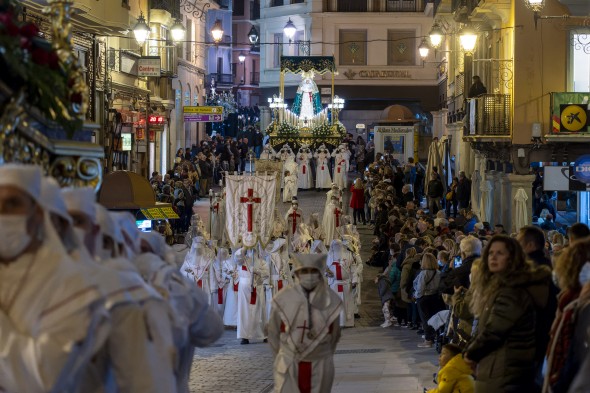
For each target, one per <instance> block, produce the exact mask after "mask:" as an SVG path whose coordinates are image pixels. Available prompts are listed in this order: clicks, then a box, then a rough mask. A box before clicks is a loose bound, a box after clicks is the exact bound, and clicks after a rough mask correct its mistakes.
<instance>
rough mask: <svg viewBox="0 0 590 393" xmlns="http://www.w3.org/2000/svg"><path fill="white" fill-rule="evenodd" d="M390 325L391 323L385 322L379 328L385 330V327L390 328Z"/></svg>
mask: <svg viewBox="0 0 590 393" xmlns="http://www.w3.org/2000/svg"><path fill="white" fill-rule="evenodd" d="M391 325H392V323H391V321H389V320H387V321H385V322H383V323H382V324H381V325H380V326H381V327H382V328H386V327H390V326H391Z"/></svg>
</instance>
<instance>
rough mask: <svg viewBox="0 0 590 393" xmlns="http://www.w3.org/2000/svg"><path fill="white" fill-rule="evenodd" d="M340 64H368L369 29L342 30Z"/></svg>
mask: <svg viewBox="0 0 590 393" xmlns="http://www.w3.org/2000/svg"><path fill="white" fill-rule="evenodd" d="M339 63H340V65H367V30H340V44H339Z"/></svg>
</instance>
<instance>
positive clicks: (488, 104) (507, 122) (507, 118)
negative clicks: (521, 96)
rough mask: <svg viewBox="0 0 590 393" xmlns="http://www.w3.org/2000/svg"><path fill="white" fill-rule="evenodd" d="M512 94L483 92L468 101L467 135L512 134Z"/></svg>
mask: <svg viewBox="0 0 590 393" xmlns="http://www.w3.org/2000/svg"><path fill="white" fill-rule="evenodd" d="M511 99H512V97H511V96H510V94H482V95H481V96H479V97H476V98H471V99H469V100H468V102H467V113H466V131H465V132H466V134H465V135H466V136H510V134H511V131H512V109H511V108H512V100H511Z"/></svg>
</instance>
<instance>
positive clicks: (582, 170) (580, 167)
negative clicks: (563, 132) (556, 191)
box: [574, 154, 590, 184]
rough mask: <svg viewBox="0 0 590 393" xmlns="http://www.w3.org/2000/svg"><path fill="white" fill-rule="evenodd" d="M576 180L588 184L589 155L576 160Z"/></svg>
mask: <svg viewBox="0 0 590 393" xmlns="http://www.w3.org/2000/svg"><path fill="white" fill-rule="evenodd" d="M574 176H575V177H576V180H578V181H581V182H583V183H586V184H590V154H586V155H584V156H582V157H580V158H578V159H577V160H576V162H575V164H574Z"/></svg>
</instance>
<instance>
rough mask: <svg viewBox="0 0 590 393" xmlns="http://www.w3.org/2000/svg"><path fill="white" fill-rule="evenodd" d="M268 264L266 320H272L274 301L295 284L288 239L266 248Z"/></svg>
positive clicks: (275, 242)
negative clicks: (281, 292) (280, 293)
mask: <svg viewBox="0 0 590 393" xmlns="http://www.w3.org/2000/svg"><path fill="white" fill-rule="evenodd" d="M265 251H266V256H265V259H266V263H267V264H268V270H269V273H270V276H269V279H268V284H267V286H266V320H268V318H270V308H271V305H272V299H273V298H274V297H275V296H276V295H277V294H278V293H279V291H281V290H282V289H283V288H286V287H288V286H289V285H292V284H293V276H292V274H291V267H290V266H289V252H288V250H287V241H286V239H283V238H279V239H276V240H275V241H274V242H273V243H271V244H269V245H268V246H267V248H266V250H265Z"/></svg>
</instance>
